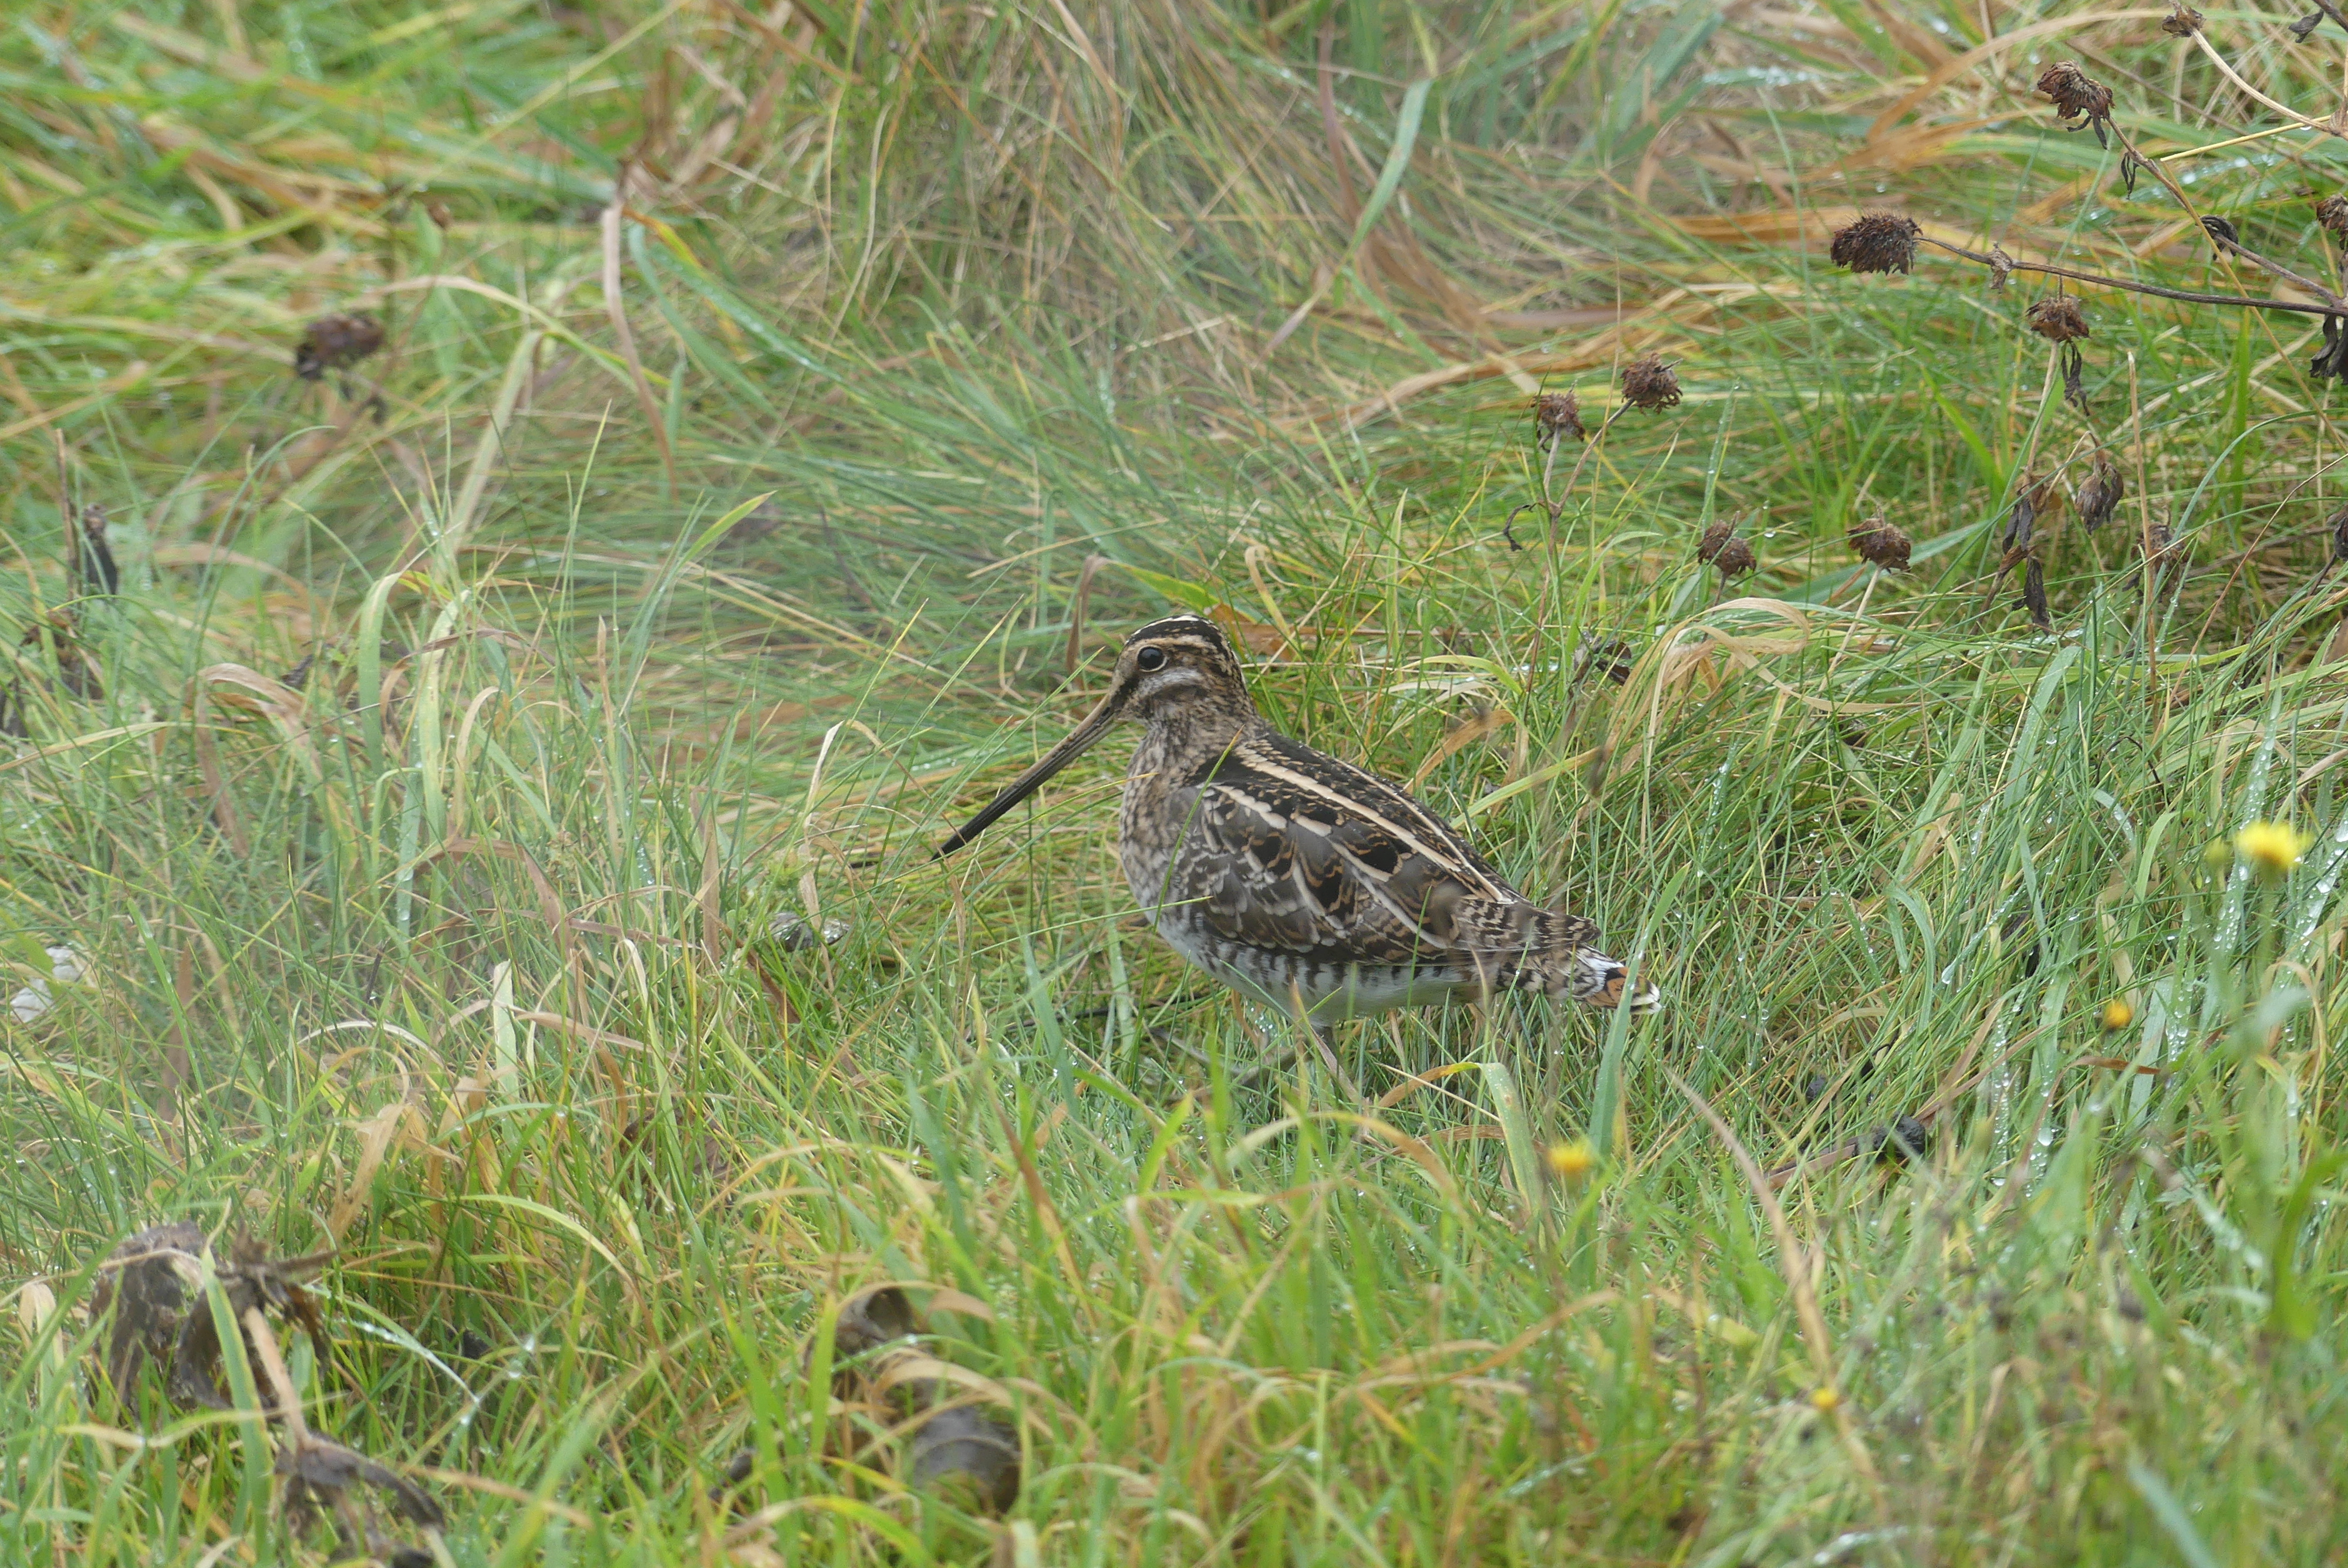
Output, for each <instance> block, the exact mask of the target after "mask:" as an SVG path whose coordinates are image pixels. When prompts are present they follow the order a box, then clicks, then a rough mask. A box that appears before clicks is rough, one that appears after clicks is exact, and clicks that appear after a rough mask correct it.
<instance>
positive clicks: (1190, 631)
mask: <svg viewBox="0 0 2348 1568" xmlns="http://www.w3.org/2000/svg"><path fill="white" fill-rule="evenodd" d="M1254 715H1255V703H1254V702H1253V700H1252V699H1251V698H1250V697H1249V696H1248V691H1247V680H1246V678H1245V676H1244V675H1243V674H1242V673H1241V670H1240V661H1239V655H1238V654H1237V653H1235V652H1233V651H1232V650H1231V640H1230V639H1229V638H1227V637H1225V636H1224V635H1223V629H1222V628H1221V627H1220V626H1217V625H1216V624H1215V623H1214V622H1213V621H1211V620H1208V619H1207V618H1206V617H1204V616H1201V615H1170V616H1168V617H1167V618H1166V619H1165V620H1153V621H1151V622H1150V623H1149V624H1148V625H1147V626H1144V627H1141V628H1138V630H1135V631H1134V632H1132V633H1131V634H1130V635H1129V636H1128V637H1127V638H1126V640H1125V646H1124V647H1123V648H1121V649H1119V650H1118V651H1117V668H1116V669H1115V670H1114V671H1111V672H1110V675H1109V683H1108V691H1107V693H1106V694H1105V695H1103V696H1102V698H1101V700H1100V702H1098V703H1097V705H1095V707H1094V708H1093V711H1092V712H1089V713H1087V714H1086V715H1085V718H1084V721H1083V723H1079V724H1078V725H1077V726H1076V728H1075V729H1073V730H1071V731H1069V732H1068V735H1067V738H1066V740H1064V741H1062V742H1061V743H1059V744H1058V745H1056V746H1054V747H1053V748H1052V749H1051V750H1050V751H1049V752H1046V753H1045V754H1044V756H1043V758H1042V760H1040V761H1039V762H1037V763H1036V764H1035V766H1034V767H1032V768H1029V769H1028V770H1027V771H1026V772H1025V773H1024V774H1020V775H1019V776H1018V777H1017V778H1015V779H1013V780H1012V781H1011V782H1010V783H1009V784H1006V785H1004V789H1003V793H1002V794H998V795H996V796H995V797H994V799H993V800H991V801H989V802H987V803H986V804H985V806H984V807H983V809H982V810H981V811H980V812H979V814H978V815H976V816H973V817H972V818H971V819H970V820H969V821H968V822H966V823H964V824H963V825H962V826H961V827H960V828H959V829H957V830H956V831H955V833H954V835H953V836H952V837H951V838H948V839H947V840H946V841H945V842H944V843H943V844H942V845H938V854H939V855H941V856H946V855H951V854H953V852H954V851H955V850H957V849H960V848H961V847H962V846H963V845H965V844H968V843H969V842H970V841H971V840H972V839H973V838H976V837H977V836H978V835H980V834H982V833H983V832H985V831H986V829H987V828H988V826H989V825H992V824H993V823H994V821H995V820H996V819H997V818H999V817H1001V816H1002V815H1004V813H1005V812H1007V811H1009V810H1010V809H1011V808H1012V807H1013V806H1014V805H1017V804H1019V803H1020V802H1021V801H1023V800H1025V799H1026V798H1027V797H1028V796H1029V795H1030V794H1034V793H1035V791H1036V790H1037V789H1038V788H1040V787H1042V785H1043V784H1044V783H1045V780H1047V779H1049V778H1050V777H1051V776H1052V775H1053V774H1056V773H1058V772H1059V771H1060V770H1061V769H1062V768H1065V767H1066V766H1067V765H1068V764H1070V763H1072V762H1075V761H1076V759H1077V758H1078V757H1080V756H1082V755H1083V754H1084V753H1086V751H1087V750H1089V749H1090V748H1091V747H1092V745H1093V743H1095V742H1097V741H1098V740H1099V739H1100V738H1101V737H1102V736H1103V735H1105V734H1107V733H1108V731H1109V727H1110V726H1111V725H1113V724H1115V723H1118V722H1119V721H1120V720H1125V719H1138V720H1139V721H1141V722H1142V723H1152V724H1156V723H1179V722H1180V721H1182V720H1184V719H1197V720H1200V721H1217V722H1228V723H1234V724H1237V723H1244V722H1246V721H1247V720H1248V719H1251V718H1252V717H1254Z"/></svg>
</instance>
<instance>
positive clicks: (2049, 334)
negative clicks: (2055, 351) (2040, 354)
mask: <svg viewBox="0 0 2348 1568" xmlns="http://www.w3.org/2000/svg"><path fill="white" fill-rule="evenodd" d="M2025 314H2026V315H2027V316H2028V317H2029V321H2030V330H2031V331H2032V332H2034V333H2037V334H2038V335H2039V336H2040V337H2043V338H2044V339H2045V340H2046V341H2047V342H2048V343H2072V342H2075V341H2076V340H2078V339H2080V338H2083V337H2085V336H2086V335H2087V313H2086V312H2085V311H2083V310H2081V309H2080V308H2079V301H2078V298H2077V296H2075V295H2073V294H2049V295H2047V296H2046V297H2045V298H2044V299H2043V300H2038V301H2035V302H2033V303H2032V304H2031V307H2030V309H2029V310H2028V311H2027V312H2026V313H2025Z"/></svg>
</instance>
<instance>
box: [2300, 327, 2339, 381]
mask: <svg viewBox="0 0 2348 1568" xmlns="http://www.w3.org/2000/svg"><path fill="white" fill-rule="evenodd" d="M2341 325H2342V323H2341V319H2340V318H2339V317H2338V316H2326V317H2324V318H2323V347H2322V349H2321V350H2319V351H2318V352H2317V354H2316V355H2315V357H2314V358H2313V359H2311V360H2309V361H2308V362H2307V374H2310V375H2312V376H2313V377H2315V379H2316V380H2318V381H2322V379H2323V378H2324V377H2325V376H2327V375H2328V376H2332V377H2333V378H2335V379H2337V380H2340V381H2348V332H2343V331H2341V330H2340V329H2341Z"/></svg>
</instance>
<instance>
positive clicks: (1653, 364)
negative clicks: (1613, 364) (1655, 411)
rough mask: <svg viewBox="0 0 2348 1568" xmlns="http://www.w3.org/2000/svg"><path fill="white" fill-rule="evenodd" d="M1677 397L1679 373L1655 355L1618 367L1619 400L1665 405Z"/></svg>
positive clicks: (1648, 405) (1640, 405)
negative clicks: (1676, 374) (1620, 374)
mask: <svg viewBox="0 0 2348 1568" xmlns="http://www.w3.org/2000/svg"><path fill="white" fill-rule="evenodd" d="M1679 400H1680V383H1679V377H1677V376H1675V375H1673V374H1672V367H1671V366H1670V365H1668V364H1664V363H1663V361H1662V360H1661V359H1659V358H1657V357H1656V356H1655V355H1653V354H1649V355H1648V356H1647V357H1646V358H1644V359H1643V360H1640V361H1638V362H1637V363H1636V364H1627V365H1624V366H1623V367H1622V401H1623V402H1625V403H1627V404H1629V405H1631V406H1632V407H1633V408H1669V407H1672V406H1673V405H1675V404H1677V403H1678V402H1679Z"/></svg>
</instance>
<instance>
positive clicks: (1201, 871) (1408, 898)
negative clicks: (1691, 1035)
mask: <svg viewBox="0 0 2348 1568" xmlns="http://www.w3.org/2000/svg"><path fill="white" fill-rule="evenodd" d="M1120 849H1121V853H1122V857H1123V860H1124V864H1125V871H1126V876H1127V878H1128V882H1129V883H1130V884H1131V885H1132V887H1133V893H1134V897H1135V898H1136V899H1137V900H1138V902H1139V903H1140V904H1141V906H1142V907H1143V909H1144V910H1145V911H1147V912H1148V914H1149V915H1150V917H1151V918H1152V921H1153V923H1155V924H1156V925H1157V926H1158V927H1159V932H1160V934H1161V935H1163V936H1164V937H1165V938H1166V939H1167V940H1168V941H1169V943H1170V944H1171V945H1172V946H1173V947H1174V948H1177V949H1178V950H1179V951H1180V952H1181V953H1182V954H1183V955H1184V956H1185V957H1186V958H1189V959H1190V960H1191V961H1192V962H1194V963H1197V964H1199V965H1200V967H1201V968H1205V969H1207V970H1209V971H1210V973H1215V974H1218V975H1220V976H1221V977H1222V978H1224V979H1227V980H1230V981H1231V982H1232V983H1233V984H1235V985H1238V986H1240V987H1241V989H1245V990H1248V991H1251V992H1252V993H1254V994H1256V995H1258V996H1259V997H1260V998H1262V999H1264V1000H1266V1001H1268V1002H1271V1003H1273V1004H1274V1005H1279V1006H1283V1007H1288V1006H1295V1005H1297V1004H1298V1003H1300V1002H1301V1003H1302V1004H1303V1007H1304V1008H1305V1009H1310V1010H1313V1011H1316V1012H1319V1011H1374V1010H1376V1009H1381V1008H1385V1007H1394V1006H1401V1005H1407V1004H1410V1003H1414V1002H1424V1001H1434V1000H1438V999H1444V998H1446V997H1450V996H1455V995H1459V994H1462V993H1471V994H1480V993H1483V992H1487V991H1489V990H1493V989H1504V988H1508V987H1511V986H1527V987H1530V988H1532V989H1542V990H1550V991H1552V992H1556V993H1559V994H1564V995H1573V996H1578V997H1583V998H1585V999H1594V998H1592V997H1591V992H1592V990H1593V989H1601V988H1602V987H1603V985H1604V983H1605V979H1604V976H1603V974H1602V973H1599V972H1597V971H1593V970H1592V969H1591V966H1590V965H1589V963H1588V962H1587V961H1586V959H1585V958H1582V957H1581V955H1588V956H1590V957H1595V954H1594V952H1593V951H1592V950H1591V947H1590V944H1591V943H1592V942H1593V941H1594V940H1595V939H1596V937H1597V931H1596V928H1595V927H1592V926H1591V924H1590V922H1589V921H1587V920H1583V919H1581V918H1580V917H1575V916H1571V915H1566V914H1561V913H1560V912H1558V911H1556V910H1552V909H1543V908H1540V907H1536V906H1534V905H1532V904H1529V903H1528V902H1527V901H1526V899H1525V898H1524V897H1523V896H1522V895H1521V894H1519V892H1518V891H1517V890H1516V889H1515V888H1514V887H1512V886H1509V883H1508V881H1507V879H1506V878H1504V877H1503V876H1500V874H1499V873H1498V871H1496V870H1494V869H1493V867H1492V866H1490V865H1489V864H1488V862H1487V861H1485V859H1484V858H1483V856H1480V855H1478V854H1477V853H1476V850H1475V848H1474V846H1473V845H1469V844H1468V842H1467V840H1466V839H1465V838H1464V837H1462V836H1461V835H1459V834H1457V833H1456V832H1454V831H1453V830H1452V829H1451V827H1450V826H1448V825H1447V824H1445V823H1444V822H1443V820H1442V819H1441V818H1440V817H1438V816H1437V815H1436V814H1435V813H1433V812H1432V811H1430V810H1428V809H1427V808H1426V805H1424V804H1421V803H1420V802H1419V801H1418V800H1416V798H1414V797H1413V796H1412V795H1411V794H1409V793H1408V792H1407V791H1406V790H1405V789H1403V788H1402V787H1401V786H1400V785H1398V784H1393V783H1391V782H1389V781H1387V780H1385V779H1382V778H1379V777H1377V776H1376V775H1375V774H1370V773H1368V772H1365V770H1363V769H1361V768H1358V767H1355V766H1354V765H1353V764H1350V763H1346V762H1343V761H1340V760H1339V759H1337V758H1335V757H1332V756H1330V755H1328V754H1326V753H1322V752H1317V751H1314V750H1313V748H1311V747H1310V746H1307V745H1304V744H1303V743H1301V742H1298V741H1295V740H1292V739H1291V738H1289V737H1288V736H1285V735H1282V734H1281V733H1278V732H1277V731H1275V730H1273V729H1272V728H1271V726H1269V725H1268V724H1265V723H1262V721H1261V720H1258V721H1256V722H1255V723H1251V724H1248V725H1245V726H1242V727H1241V728H1240V729H1238V730H1237V732H1236V733H1230V734H1227V735H1225V736H1222V737H1213V738H1209V739H1208V740H1206V741H1205V742H1203V743H1202V741H1201V738H1200V737H1198V736H1184V735H1181V734H1179V733H1171V732H1170V729H1169V731H1168V733H1161V726H1158V725H1153V726H1151V731H1150V733H1149V734H1148V735H1146V736H1145V737H1144V740H1143V742H1142V744H1141V746H1140V747H1139V748H1138V750H1137V751H1136V753H1135V756H1134V767H1133V774H1132V775H1131V776H1130V777H1129V779H1128V784H1127V791H1126V800H1125V810H1124V822H1123V832H1122V834H1121V835H1120ZM1599 963H1600V966H1601V968H1611V969H1612V971H1613V973H1614V975H1615V977H1616V979H1617V985H1618V991H1619V976H1620V966H1619V965H1613V964H1612V960H1605V959H1601V960H1599Z"/></svg>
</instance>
